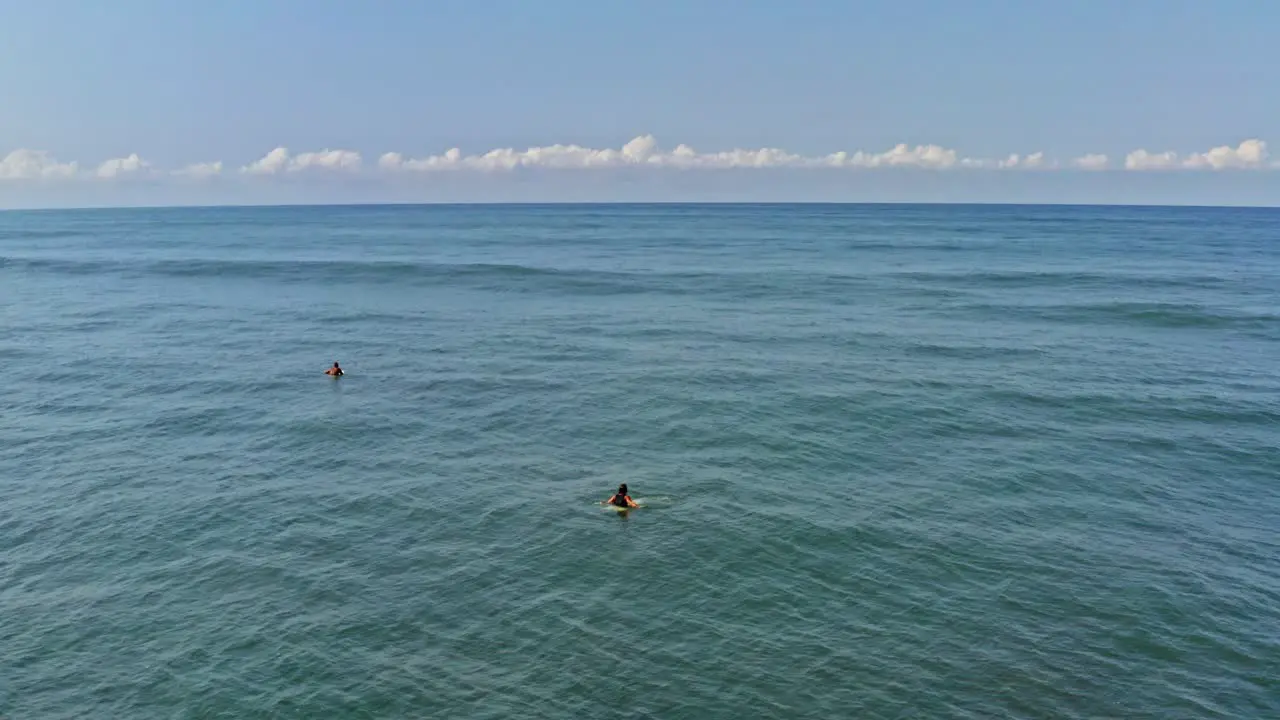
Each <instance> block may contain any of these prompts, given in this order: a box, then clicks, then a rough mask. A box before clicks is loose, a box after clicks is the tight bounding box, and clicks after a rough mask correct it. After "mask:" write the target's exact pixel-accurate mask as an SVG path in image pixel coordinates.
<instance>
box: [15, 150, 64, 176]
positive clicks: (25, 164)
mask: <svg viewBox="0 0 1280 720" xmlns="http://www.w3.org/2000/svg"><path fill="white" fill-rule="evenodd" d="M79 171H80V168H79V165H78V164H77V163H74V162H70V163H60V162H58V161H57V160H56V159H54V157H53V156H52V155H50V154H49V153H47V152H43V151H41V150H14V151H13V152H11V153H9V154H8V155H6V156H4V159H3V160H0V180H38V179H57V178H70V177H75V175H76V173H78V172H79Z"/></svg>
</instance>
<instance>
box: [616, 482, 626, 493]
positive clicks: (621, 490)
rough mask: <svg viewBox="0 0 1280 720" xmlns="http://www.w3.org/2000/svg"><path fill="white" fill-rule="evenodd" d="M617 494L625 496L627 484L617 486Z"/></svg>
mask: <svg viewBox="0 0 1280 720" xmlns="http://www.w3.org/2000/svg"><path fill="white" fill-rule="evenodd" d="M618 494H619V495H626V494H627V484H626V483H622V484H621V485H619V486H618Z"/></svg>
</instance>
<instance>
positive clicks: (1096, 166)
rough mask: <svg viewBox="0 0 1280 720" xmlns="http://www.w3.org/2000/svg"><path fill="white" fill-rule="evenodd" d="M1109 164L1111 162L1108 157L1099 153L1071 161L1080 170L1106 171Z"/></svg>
mask: <svg viewBox="0 0 1280 720" xmlns="http://www.w3.org/2000/svg"><path fill="white" fill-rule="evenodd" d="M1108 163H1110V160H1109V159H1108V158H1107V156H1106V155H1101V154H1099V153H1090V154H1088V155H1084V156H1082V157H1078V158H1076V159H1075V160H1072V161H1071V164H1072V165H1073V166H1075V167H1076V168H1079V169H1080V170H1106V169H1107V165H1108Z"/></svg>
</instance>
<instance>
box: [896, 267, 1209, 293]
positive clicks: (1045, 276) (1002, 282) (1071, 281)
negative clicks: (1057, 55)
mask: <svg viewBox="0 0 1280 720" xmlns="http://www.w3.org/2000/svg"><path fill="white" fill-rule="evenodd" d="M891 277H893V278H896V279H901V280H907V281H912V282H917V283H922V284H926V285H937V284H945V285H956V286H963V287H967V288H1001V289H1005V288H1008V289H1029V288H1064V287H1069V288H1075V289H1080V288H1089V287H1095V288H1096V287H1123V288H1202V289H1204V288H1217V287H1225V286H1227V285H1228V284H1229V281H1228V280H1227V279H1226V278H1222V277H1219V276H1216V275H1143V274H1139V273H1121V272H1086V271H1053V270H1000V271H995V270H985V271H976V272H901V273H894V274H892V275H891Z"/></svg>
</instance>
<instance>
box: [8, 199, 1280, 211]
mask: <svg viewBox="0 0 1280 720" xmlns="http://www.w3.org/2000/svg"><path fill="white" fill-rule="evenodd" d="M689 206H722V207H732V206H738V207H749V206H756V207H759V206H825V207H1024V208H1033V207H1056V208H1132V209H1145V208H1149V209H1158V208H1181V209H1199V210H1217V209H1222V210H1277V209H1280V203H1277V204H1275V205H1248V204H1246V205H1225V204H1198V203H1176V202H1173V203H1079V202H1060V203H1055V202H994V201H993V202H981V201H978V202H974V201H964V202H949V201H940V200H935V201H925V202H921V201H894V200H876V201H858V200H849V201H834V200H656V201H643V200H639V201H638V200H579V201H558V200H551V201H521V200H516V201H474V202H469V201H451V202H432V201H423V202H340V203H329V202H316V203H306V202H302V203H260V204H255V203H225V204H222V203H212V204H192V205H187V204H155V205H68V206H65V207H60V206H43V207H12V208H4V207H0V213H44V212H54V213H56V212H92V211H105V210H253V209H258V210H270V209H279V210H285V209H299V208H450V207H454V208H457V207H480V208H483V207H689Z"/></svg>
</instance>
